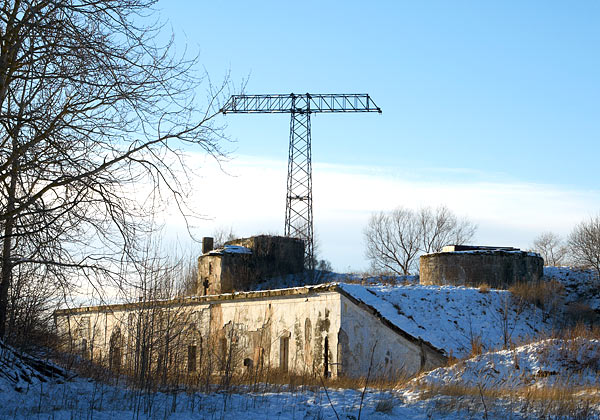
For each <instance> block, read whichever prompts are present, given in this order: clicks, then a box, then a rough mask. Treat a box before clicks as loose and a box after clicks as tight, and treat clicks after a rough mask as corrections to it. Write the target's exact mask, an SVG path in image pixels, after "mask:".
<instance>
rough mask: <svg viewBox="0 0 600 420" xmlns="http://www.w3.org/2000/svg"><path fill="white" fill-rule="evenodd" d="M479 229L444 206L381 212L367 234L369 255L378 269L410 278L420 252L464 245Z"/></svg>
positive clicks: (372, 219)
mask: <svg viewBox="0 0 600 420" xmlns="http://www.w3.org/2000/svg"><path fill="white" fill-rule="evenodd" d="M476 229H477V226H476V225H475V224H473V223H472V222H470V221H468V220H466V219H459V218H458V217H456V215H454V213H452V212H451V211H450V210H449V209H448V208H447V207H445V206H440V207H438V208H436V209H432V208H430V207H425V208H421V209H420V210H418V211H413V210H410V209H405V208H397V209H395V210H393V211H391V212H380V213H376V214H374V215H372V216H371V219H370V220H369V223H368V225H367V227H366V229H365V231H364V236H365V241H366V247H367V251H366V255H367V258H369V259H370V260H371V263H372V265H373V268H375V269H376V270H384V271H391V272H394V273H397V274H400V275H408V274H410V273H411V271H412V270H414V269H416V268H417V266H418V257H419V255H420V254H421V253H429V252H439V251H441V250H442V247H444V245H448V244H455V245H460V244H464V243H466V242H468V241H470V240H471V239H472V238H473V235H474V234H475V230H476Z"/></svg>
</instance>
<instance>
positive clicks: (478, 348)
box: [468, 335, 483, 357]
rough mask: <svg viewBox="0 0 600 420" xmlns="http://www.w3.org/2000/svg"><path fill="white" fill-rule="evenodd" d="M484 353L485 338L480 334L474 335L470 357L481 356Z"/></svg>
mask: <svg viewBox="0 0 600 420" xmlns="http://www.w3.org/2000/svg"><path fill="white" fill-rule="evenodd" d="M481 353H483V340H482V339H481V336H479V335H473V336H472V337H471V353H470V355H469V356H468V357H475V356H479V355H480V354H481Z"/></svg>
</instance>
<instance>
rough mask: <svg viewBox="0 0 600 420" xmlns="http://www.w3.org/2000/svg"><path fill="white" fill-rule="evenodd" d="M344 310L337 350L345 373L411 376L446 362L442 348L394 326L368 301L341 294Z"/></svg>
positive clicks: (387, 376) (342, 370) (374, 375)
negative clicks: (396, 329)
mask: <svg viewBox="0 0 600 420" xmlns="http://www.w3.org/2000/svg"><path fill="white" fill-rule="evenodd" d="M341 310H342V314H341V319H342V324H341V328H340V330H339V339H338V346H339V347H338V354H340V357H339V359H340V363H341V366H340V371H341V372H342V374H344V375H347V376H350V377H357V376H366V375H367V372H369V371H370V372H371V375H372V376H373V377H386V378H394V377H407V376H408V377H410V376H414V375H416V374H417V373H419V372H421V371H423V370H431V369H433V368H436V367H439V366H442V365H443V364H444V363H445V362H446V358H445V357H444V356H443V354H442V353H441V352H440V351H437V350H436V349H433V348H432V347H431V346H430V345H428V344H427V343H424V342H422V341H419V340H418V339H415V338H413V337H410V336H408V335H405V336H403V335H402V334H400V333H399V332H397V331H394V330H392V329H391V328H390V327H389V326H387V325H385V323H384V322H382V320H381V318H380V317H378V315H377V314H376V313H374V310H373V309H372V308H370V307H368V306H367V305H365V304H362V303H358V304H357V303H355V302H354V301H352V300H351V299H349V298H348V297H346V296H342V300H341Z"/></svg>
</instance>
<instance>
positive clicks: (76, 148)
mask: <svg viewBox="0 0 600 420" xmlns="http://www.w3.org/2000/svg"><path fill="white" fill-rule="evenodd" d="M155 2H156V1H155V0H104V1H102V2H98V1H95V0H24V1H6V2H3V3H2V4H1V5H0V197H1V200H0V228H1V233H0V243H1V251H0V252H1V259H0V268H1V271H0V337H3V336H4V335H5V326H6V319H7V312H8V303H9V302H8V301H9V299H8V297H9V290H10V287H11V283H12V281H13V278H14V273H15V272H16V271H15V270H17V268H18V267H19V266H42V267H43V270H44V275H45V279H46V281H51V282H54V284H58V285H60V286H61V287H63V288H67V289H69V288H70V287H72V286H73V284H74V282H73V280H74V279H78V278H80V277H81V276H84V277H86V278H87V279H89V280H90V281H96V280H97V279H98V278H103V279H105V280H106V279H108V280H111V281H114V282H115V283H116V284H117V285H119V284H121V282H122V281H124V279H123V278H121V277H119V276H118V270H115V267H117V266H118V265H119V264H121V263H122V262H123V260H126V259H128V258H130V257H131V255H132V254H131V252H130V251H131V250H133V249H135V248H136V246H137V240H138V238H140V237H141V236H142V235H143V234H144V233H145V232H146V231H147V230H148V229H149V226H150V225H151V223H152V215H153V213H154V212H155V211H156V210H158V209H160V208H161V206H163V205H166V203H167V202H170V203H174V204H175V205H176V206H177V207H178V208H179V209H180V211H181V213H182V214H184V215H185V216H191V215H193V211H191V210H189V209H188V208H187V206H186V200H185V198H186V195H187V193H188V191H189V186H188V184H186V181H187V180H188V179H189V178H188V177H187V175H188V173H189V172H188V167H187V166H186V163H185V159H184V156H183V150H184V149H186V148H189V146H193V145H195V146H198V147H199V148H200V149H201V150H203V151H205V152H207V153H209V154H212V155H213V156H219V155H220V154H221V151H220V149H219V147H218V140H219V139H220V138H221V137H222V134H221V131H220V130H221V129H220V127H218V126H216V125H215V124H214V123H213V118H214V117H215V116H216V115H217V114H218V109H219V103H218V102H219V100H218V98H219V97H220V93H221V92H222V89H224V88H225V87H226V85H222V86H221V87H218V88H217V89H215V88H213V87H212V85H211V84H210V81H208V83H207V91H208V95H207V97H208V99H207V100H206V102H204V103H200V101H199V100H197V98H196V96H195V91H196V89H197V87H199V86H200V84H201V83H202V82H204V81H205V80H203V78H202V77H197V76H196V75H195V73H194V71H193V68H194V66H195V64H196V59H195V58H192V59H187V58H185V57H177V56H175V55H174V54H173V53H172V48H171V47H172V38H171V41H167V42H166V44H164V45H160V44H159V39H160V38H159V36H160V35H161V27H160V26H147V25H146V22H151V21H152V20H153V19H152V13H153V12H152V6H153V5H154V4H155ZM134 185H136V187H135V188H134V187H133V186H134ZM144 191H145V194H143V193H142V192H144ZM95 287H97V288H98V289H100V288H101V287H102V284H99V283H97V282H96V284H95Z"/></svg>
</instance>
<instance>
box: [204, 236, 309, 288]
mask: <svg viewBox="0 0 600 420" xmlns="http://www.w3.org/2000/svg"><path fill="white" fill-rule="evenodd" d="M226 245H239V246H243V247H246V248H249V249H250V250H251V251H252V254H241V253H228V252H225V251H223V252H219V250H215V251H213V252H211V253H208V254H205V255H202V256H200V257H199V258H198V285H197V288H196V294H198V295H207V294H208V295H215V294H221V293H231V292H236V291H247V290H251V289H252V287H253V286H254V285H256V284H257V283H259V282H260V281H261V280H264V279H267V278H271V277H276V276H282V275H286V274H293V273H299V272H302V271H303V269H304V243H303V242H302V240H300V239H296V238H288V237H282V236H268V235H260V236H253V237H250V238H244V239H236V240H234V241H229V242H227V243H226Z"/></svg>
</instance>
